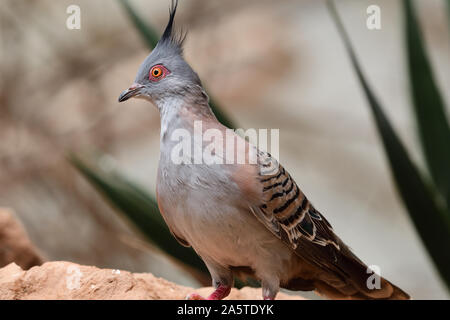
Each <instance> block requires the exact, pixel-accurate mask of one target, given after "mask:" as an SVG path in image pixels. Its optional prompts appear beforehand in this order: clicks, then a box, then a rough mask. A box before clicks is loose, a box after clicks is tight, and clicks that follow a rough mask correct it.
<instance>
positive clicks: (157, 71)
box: [148, 64, 169, 81]
mask: <svg viewBox="0 0 450 320" xmlns="http://www.w3.org/2000/svg"><path fill="white" fill-rule="evenodd" d="M168 74H169V70H167V68H166V67H164V66H163V65H161V64H158V65H156V66H153V67H152V68H151V69H150V72H149V75H148V78H149V80H150V81H159V80H161V79H162V78H164V77H165V76H167V75H168Z"/></svg>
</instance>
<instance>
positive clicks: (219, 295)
mask: <svg viewBox="0 0 450 320" xmlns="http://www.w3.org/2000/svg"><path fill="white" fill-rule="evenodd" d="M230 291H231V287H230V286H224V285H219V286H218V287H217V289H216V290H214V292H213V293H211V294H210V295H209V297H208V298H206V299H205V298H203V297H202V296H201V295H199V294H197V293H191V294H189V295H188V296H187V297H186V299H187V300H222V299H223V298H226V297H227V296H228V295H229V294H230Z"/></svg>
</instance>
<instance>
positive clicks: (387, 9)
mask: <svg viewBox="0 0 450 320" xmlns="http://www.w3.org/2000/svg"><path fill="white" fill-rule="evenodd" d="M0 3H1V7H0V46H1V47H0V48H1V50H0V74H1V77H0V168H1V169H0V206H2V207H8V208H11V209H12V210H14V212H15V215H16V216H17V218H18V219H19V220H20V221H21V222H22V223H23V225H24V226H25V229H26V230H27V232H28V234H29V237H30V239H31V241H32V242H33V243H34V245H35V246H36V247H37V248H38V249H39V250H40V252H41V253H42V255H43V256H44V258H45V259H46V260H68V261H73V262H77V263H80V264H87V265H95V266H97V267H107V268H115V269H125V270H128V271H132V272H151V273H153V274H155V275H156V276H160V277H164V278H166V279H168V280H171V281H174V282H176V283H179V284H183V285H190V286H199V285H200V283H199V282H198V279H197V278H195V277H193V276H192V274H191V273H190V272H188V271H187V270H186V268H184V267H182V266H180V265H179V264H178V263H175V262H174V259H173V258H171V257H169V255H167V254H165V253H163V252H162V251H161V250H160V249H158V248H157V247H156V246H154V245H152V244H151V243H149V242H147V241H145V240H144V238H143V237H142V236H140V234H139V233H138V232H136V228H135V227H134V226H132V225H131V224H130V223H129V222H128V221H127V220H126V219H122V218H121V217H120V215H117V212H116V210H115V209H112V208H111V206H110V205H109V204H108V202H106V201H105V199H103V197H102V196H101V195H100V194H99V193H98V192H97V191H96V189H95V188H94V187H93V186H92V185H91V184H90V183H89V182H88V181H87V180H86V179H85V178H84V177H83V176H82V175H81V174H80V172H79V171H77V170H76V169H75V168H74V167H73V166H72V165H71V164H70V162H69V161H68V159H67V154H69V153H75V154H79V155H91V154H93V153H95V154H98V153H99V152H101V156H100V157H98V158H96V159H97V160H96V165H98V166H99V167H100V168H103V169H105V170H110V169H111V168H113V169H114V170H117V171H118V172H120V173H121V174H123V175H124V176H126V177H127V179H129V180H130V181H133V182H135V183H137V184H138V185H140V186H141V187H142V188H143V189H144V190H146V192H148V193H149V194H154V190H155V181H156V172H157V164H158V157H159V114H158V111H157V110H156V108H154V107H153V106H152V105H150V104H149V103H147V102H145V101H141V100H131V101H130V102H127V103H126V104H120V105H119V103H118V102H117V98H118V96H119V94H120V93H121V91H123V90H124V89H126V88H128V87H129V85H130V84H131V83H132V82H133V80H134V77H135V73H136V71H137V70H138V67H139V65H140V63H141V62H142V61H143V59H144V58H145V57H146V56H147V55H148V53H149V52H150V49H149V47H148V46H147V45H146V43H145V42H144V41H142V38H141V36H140V34H139V31H137V29H136V28H135V26H134V25H133V22H132V20H131V19H130V17H129V15H128V14H127V12H126V10H125V8H124V6H123V3H121V2H120V1H112V0H97V1H88V0H70V1H65V0H63V1H50V0H40V1H31V0H30V1H25V0H19V1H17V0H0ZM129 3H130V5H131V6H132V7H133V8H134V9H135V10H136V12H137V13H138V14H139V16H140V17H141V18H142V19H143V20H144V21H145V22H146V23H148V25H149V26H152V27H153V28H154V29H155V31H157V33H158V34H161V33H162V31H163V28H164V27H165V24H166V23H167V19H168V6H169V1H168V0H151V1H144V0H132V1H130V2H129ZM71 4H76V5H78V6H79V7H80V8H81V29H80V30H69V29H67V28H66V19H67V18H68V16H69V14H67V13H66V8H67V7H68V6H69V5H71ZM371 4H376V5H378V6H379V7H380V8H381V26H382V28H381V30H369V29H368V28H367V27H366V20H367V17H368V15H367V13H366V9H367V7H368V6H369V5H371ZM415 4H416V6H415V7H416V12H417V14H418V16H419V20H420V25H421V30H422V33H423V35H424V39H425V43H426V47H427V51H428V56H429V58H430V62H431V65H432V68H433V71H434V76H435V80H436V83H437V85H438V87H439V89H440V92H441V94H442V98H443V100H444V101H445V102H447V103H446V105H447V108H446V112H447V115H448V114H449V110H448V106H449V105H450V104H449V103H448V102H449V101H450V90H449V88H450V44H449V39H450V33H449V30H450V27H449V21H448V17H449V15H448V11H447V10H448V7H447V6H446V5H447V3H446V1H444V0H426V1H425V0H420V1H416V2H415ZM336 7H337V9H338V11H339V13H340V15H341V18H342V20H343V23H344V25H345V27H346V29H347V31H348V33H349V36H350V39H351V42H352V44H353V47H354V49H355V51H356V54H357V57H358V59H359V61H360V63H361V65H362V68H363V71H364V73H365V75H366V77H367V79H368V81H369V83H370V85H371V88H372V90H373V92H374V93H375V94H376V95H377V97H378V98H379V101H380V103H381V104H382V105H383V106H384V111H385V113H386V114H387V116H388V118H389V119H390V121H391V123H392V125H393V126H394V128H395V130H396V132H397V133H398V135H399V136H400V138H401V140H402V142H403V143H404V145H405V146H406V147H407V149H408V151H409V154H410V156H411V158H412V160H413V161H414V163H415V164H417V166H418V167H419V168H420V169H422V170H424V171H425V170H426V169H425V167H426V164H425V160H424V157H423V156H422V153H421V148H420V142H419V138H418V133H417V129H416V123H415V120H414V116H413V109H412V108H411V97H410V93H409V92H410V91H409V80H408V74H407V73H408V71H407V63H406V53H405V40H404V30H403V23H402V21H403V19H404V17H403V10H402V2H401V1H392V0H383V1H382V0H370V1H365V0H364V1H362V0H338V1H337V2H336ZM176 24H177V26H178V27H182V28H184V29H185V30H188V32H189V33H188V37H187V40H186V45H185V56H186V60H187V61H188V62H189V63H190V64H191V65H192V67H193V68H194V70H196V71H197V72H198V73H199V75H200V77H201V79H202V81H203V84H204V85H205V86H206V87H207V89H208V92H209V93H210V95H211V96H213V97H214V100H215V101H216V102H217V103H218V104H220V108H221V110H222V111H223V112H224V113H225V114H226V115H227V116H228V117H229V118H230V119H232V121H233V123H235V124H236V126H238V127H240V128H245V129H246V128H269V129H270V128H279V129H280V161H281V162H282V163H283V165H284V166H285V167H286V168H287V169H288V170H289V171H290V173H291V175H292V176H293V177H294V178H295V180H296V181H297V183H298V185H299V186H300V188H302V190H303V191H304V192H305V193H306V194H307V195H308V197H309V198H310V199H311V201H312V202H313V203H314V205H315V206H316V207H317V208H318V209H319V210H320V211H321V212H322V213H323V214H324V215H325V216H326V217H327V219H328V220H329V221H330V222H331V224H332V225H333V226H334V229H335V231H336V232H337V234H338V235H340V237H341V238H342V239H343V240H344V241H345V242H346V243H347V244H348V245H349V246H350V247H351V248H352V249H353V250H354V252H355V253H356V254H357V255H358V256H359V257H360V258H361V259H362V260H363V261H365V262H366V263H367V264H368V265H378V266H380V268H381V274H382V276H385V277H387V278H388V279H390V280H391V281H392V282H394V283H395V284H397V285H398V286H400V287H401V288H402V289H404V290H405V291H406V292H408V293H410V294H411V296H412V297H413V298H415V299H448V298H449V297H450V296H449V294H448V291H447V289H446V287H445V284H444V282H443V281H442V280H441V279H440V277H439V274H438V272H437V271H436V268H435V266H434V265H433V262H432V260H431V259H430V256H429V255H428V253H427V251H426V250H425V247H424V245H423V243H422V241H421V239H420V238H419V235H418V233H417V232H416V230H415V228H414V225H413V223H412V222H411V219H410V217H409V215H408V211H407V210H406V209H405V206H404V205H403V202H402V199H401V197H400V196H399V195H398V193H397V191H396V188H395V184H394V182H393V179H392V175H391V171H390V167H389V164H388V162H387V160H386V154H385V150H384V148H383V145H382V142H381V140H380V138H379V134H378V132H377V128H376V125H375V123H374V121H373V117H372V115H371V113H370V109H369V108H368V107H367V100H366V99H365V96H364V93H363V91H362V90H361V86H360V84H359V82H358V79H357V78H356V76H355V72H354V69H353V68H352V66H351V64H350V60H349V58H348V54H347V52H346V51H345V48H344V46H343V43H342V39H341V38H340V37H339V34H338V32H337V30H336V26H335V25H334V23H333V20H332V17H331V16H330V14H329V12H328V10H327V7H326V5H325V2H324V1H317V0H287V1H282V2H281V1H276V0H248V1H244V2H243V1H239V0H227V1H223V0H209V1H202V0H183V1H180V5H179V8H178V13H177V20H176ZM447 120H448V118H447ZM449 166H450V164H449ZM447 240H448V239H447ZM442 250H444V251H445V250H447V251H449V250H450V243H449V242H448V241H446V240H445V241H443V243H442ZM0 267H1V266H0ZM448 271H449V272H450V270H448Z"/></svg>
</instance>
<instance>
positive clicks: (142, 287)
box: [0, 261, 303, 300]
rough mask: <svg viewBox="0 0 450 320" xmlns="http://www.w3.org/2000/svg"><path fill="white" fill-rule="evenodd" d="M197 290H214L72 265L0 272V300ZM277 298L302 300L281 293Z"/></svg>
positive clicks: (173, 294)
mask: <svg viewBox="0 0 450 320" xmlns="http://www.w3.org/2000/svg"><path fill="white" fill-rule="evenodd" d="M194 291H195V292H197V293H199V294H201V295H203V296H206V295H208V294H210V293H211V291H212V288H210V287H207V288H200V289H198V290H195V289H192V288H188V287H183V286H179V285H176V284H174V283H172V282H169V281H167V280H164V279H161V278H157V277H155V276H153V275H152V274H149V273H130V272H127V271H122V270H112V269H99V268H96V267H91V266H82V265H78V264H75V263H71V262H59V261H57V262H47V263H44V264H43V265H42V266H36V267H33V268H31V269H30V270H28V271H25V270H23V269H22V268H20V267H19V266H18V265H16V264H15V263H11V264H9V265H7V266H6V267H4V268H2V269H0V299H88V300H92V299H124V300H128V299H131V300H134V299H151V300H158V299H165V300H177V299H184V298H185V297H186V295H187V294H189V293H192V292H194ZM227 299H242V300H260V299H261V289H255V288H248V287H245V288H243V289H241V290H237V289H232V291H231V294H230V296H229V297H228V298H227ZM277 299H289V300H294V299H295V300H296V299H299V300H302V299H303V298H301V297H299V296H291V295H287V294H284V293H279V294H278V296H277Z"/></svg>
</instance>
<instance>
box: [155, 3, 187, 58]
mask: <svg viewBox="0 0 450 320" xmlns="http://www.w3.org/2000/svg"><path fill="white" fill-rule="evenodd" d="M177 7H178V0H172V5H171V6H170V8H169V22H168V23H167V26H166V29H165V30H164V33H163V35H162V37H161V39H160V40H159V42H161V43H164V44H169V43H170V44H172V45H176V46H177V47H179V48H180V49H181V48H182V47H183V42H184V39H185V38H186V33H185V32H176V31H174V30H173V25H174V20H175V14H176V12H177Z"/></svg>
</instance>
